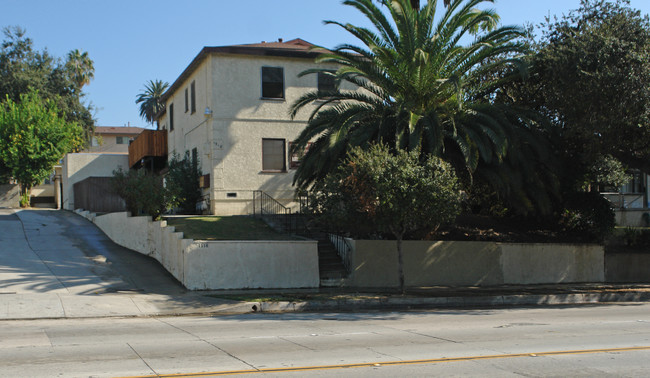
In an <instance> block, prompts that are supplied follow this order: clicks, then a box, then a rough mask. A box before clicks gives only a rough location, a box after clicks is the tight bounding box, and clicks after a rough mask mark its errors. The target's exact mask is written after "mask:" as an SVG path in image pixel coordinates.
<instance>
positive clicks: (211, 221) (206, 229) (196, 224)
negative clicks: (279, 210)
mask: <svg viewBox="0 0 650 378" xmlns="http://www.w3.org/2000/svg"><path fill="white" fill-rule="evenodd" d="M166 220H167V225H169V226H174V227H176V231H179V232H182V233H183V234H184V236H185V238H188V239H194V240H299V239H297V238H295V237H292V236H290V235H286V234H282V233H279V232H277V231H275V230H274V229H272V228H271V227H269V226H268V225H267V224H266V223H264V222H263V221H262V220H260V219H255V218H251V217H245V216H230V217H217V216H203V217H178V218H177V217H170V218H166Z"/></svg>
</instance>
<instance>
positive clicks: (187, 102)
mask: <svg viewBox="0 0 650 378" xmlns="http://www.w3.org/2000/svg"><path fill="white" fill-rule="evenodd" d="M188 97H189V96H188V95H187V88H185V113H187V111H188V110H190V102H189V100H188Z"/></svg>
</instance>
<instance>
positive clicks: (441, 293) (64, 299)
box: [0, 284, 650, 320]
mask: <svg viewBox="0 0 650 378" xmlns="http://www.w3.org/2000/svg"><path fill="white" fill-rule="evenodd" d="M233 297H237V298H240V299H238V300H233V299H227V298H233ZM246 298H251V299H253V298H270V299H268V300H246ZM287 298H288V299H291V300H287ZM648 301H650V284H634V285H628V284H621V285H608V284H584V285H531V286H519V287H512V286H502V287H490V288H441V287H437V288H416V289H412V290H410V291H409V292H408V294H407V295H399V294H379V293H370V292H368V293H356V292H355V293H352V292H342V291H337V290H332V289H327V290H322V291H315V290H250V291H242V290H237V291H219V292H188V293H185V294H182V295H162V294H142V293H130V292H124V293H119V292H118V293H103V294H92V295H78V294H77V295H75V294H65V293H47V294H12V293H3V294H0V320H18V319H65V318H68V319H69V318H103V317H149V316H182V315H212V316H216V315H232V314H248V313H255V312H273V313H278V312H289V313H290V312H355V311H382V310H385V311H399V310H424V309H442V308H485V307H511V306H512V307H517V306H525V307H529V306H548V305H581V304H596V303H630V302H648Z"/></svg>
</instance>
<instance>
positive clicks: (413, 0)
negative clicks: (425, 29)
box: [411, 0, 420, 10]
mask: <svg viewBox="0 0 650 378" xmlns="http://www.w3.org/2000/svg"><path fill="white" fill-rule="evenodd" d="M411 7H413V9H415V10H420V0H411Z"/></svg>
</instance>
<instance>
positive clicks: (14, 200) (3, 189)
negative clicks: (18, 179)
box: [0, 184, 20, 208]
mask: <svg viewBox="0 0 650 378" xmlns="http://www.w3.org/2000/svg"><path fill="white" fill-rule="evenodd" d="M0 207H8V208H18V207H20V186H19V185H17V184H4V185H0Z"/></svg>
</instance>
